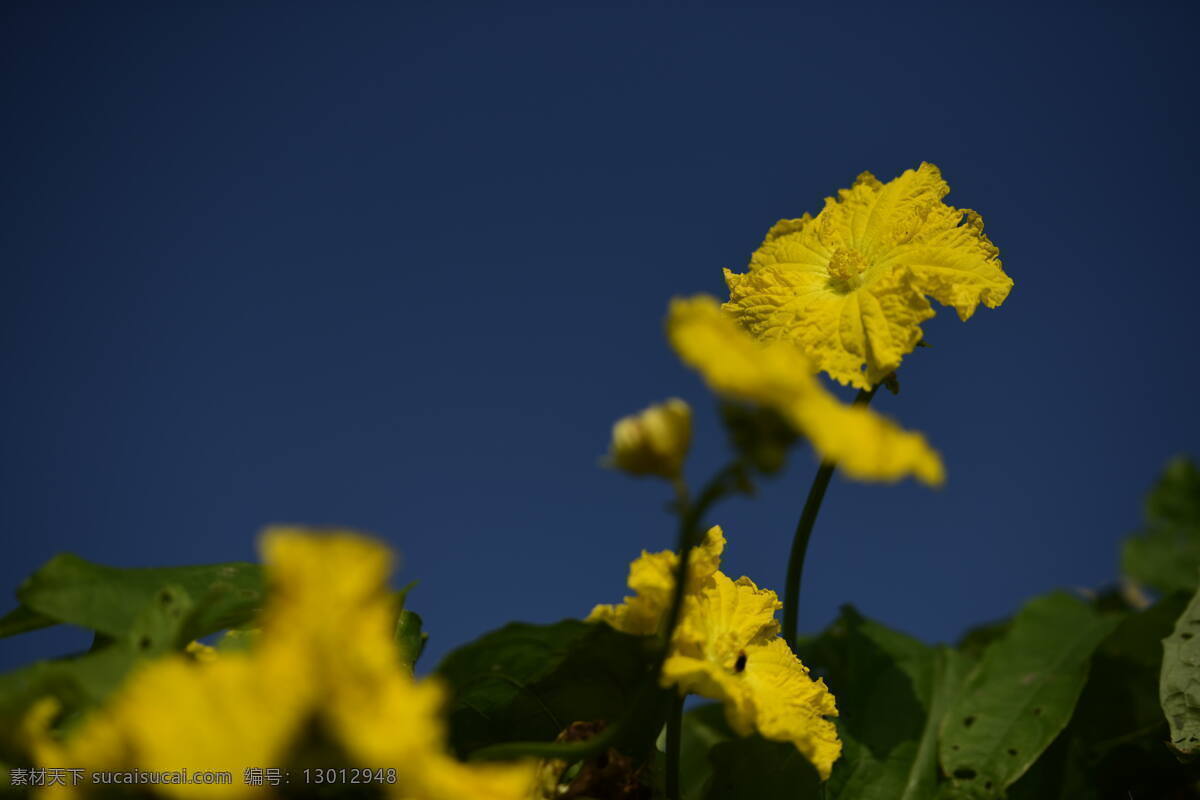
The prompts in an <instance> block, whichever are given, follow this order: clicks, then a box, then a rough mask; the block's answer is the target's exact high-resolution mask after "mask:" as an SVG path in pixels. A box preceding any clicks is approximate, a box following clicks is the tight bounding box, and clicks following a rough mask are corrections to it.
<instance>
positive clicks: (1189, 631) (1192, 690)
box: [1159, 591, 1200, 758]
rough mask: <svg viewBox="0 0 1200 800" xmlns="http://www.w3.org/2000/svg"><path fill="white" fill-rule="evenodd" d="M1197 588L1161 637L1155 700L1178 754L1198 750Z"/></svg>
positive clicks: (1199, 611)
mask: <svg viewBox="0 0 1200 800" xmlns="http://www.w3.org/2000/svg"><path fill="white" fill-rule="evenodd" d="M1198 634H1200V591H1198V592H1197V593H1196V595H1195V596H1194V597H1193V598H1192V600H1191V602H1190V603H1188V605H1187V608H1185V609H1184V611H1183V613H1182V614H1180V615H1179V618H1178V619H1177V620H1176V621H1175V626H1174V629H1173V630H1172V631H1171V634H1170V635H1169V636H1168V637H1167V638H1165V639H1163V663H1162V674H1161V677H1160V679H1159V700H1160V702H1161V703H1162V710H1163V714H1165V715H1166V718H1167V724H1168V725H1169V726H1170V731H1171V747H1172V748H1174V749H1175V752H1176V753H1178V754H1179V755H1180V756H1181V757H1185V758H1192V757H1194V756H1195V755H1196V753H1197V751H1200V635H1198Z"/></svg>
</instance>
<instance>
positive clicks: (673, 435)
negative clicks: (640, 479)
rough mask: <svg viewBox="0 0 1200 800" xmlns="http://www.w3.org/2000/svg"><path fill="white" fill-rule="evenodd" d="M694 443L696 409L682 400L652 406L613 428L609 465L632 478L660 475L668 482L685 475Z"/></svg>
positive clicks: (672, 400)
mask: <svg viewBox="0 0 1200 800" xmlns="http://www.w3.org/2000/svg"><path fill="white" fill-rule="evenodd" d="M691 442H692V409H691V408H690V407H689V406H688V404H687V403H685V402H683V401H682V400H680V399H678V398H674V397H673V398H671V399H670V400H668V401H666V402H665V403H661V404H659V405H655V406H650V408H647V409H646V410H644V411H642V412H641V413H638V414H633V415H631V416H628V417H625V418H623V419H620V420H618V421H617V423H616V424H615V425H613V438H612V444H611V445H610V446H609V451H608V458H607V459H606V460H605V465H606V466H609V467H613V468H615V469H619V470H623V471H625V472H628V473H629V474H630V475H658V476H660V477H663V478H666V479H667V480H674V479H676V478H678V477H679V476H680V475H681V474H682V472H683V460H684V458H686V457H687V451H688V446H689V445H690V444H691Z"/></svg>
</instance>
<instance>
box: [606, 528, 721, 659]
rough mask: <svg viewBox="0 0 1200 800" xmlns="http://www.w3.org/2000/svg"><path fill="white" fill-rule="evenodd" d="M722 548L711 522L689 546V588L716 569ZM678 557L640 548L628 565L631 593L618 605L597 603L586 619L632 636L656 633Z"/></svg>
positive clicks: (695, 586)
mask: <svg viewBox="0 0 1200 800" xmlns="http://www.w3.org/2000/svg"><path fill="white" fill-rule="evenodd" d="M724 549H725V534H724V532H722V530H721V527H720V526H719V525H714V526H713V527H712V528H710V529H709V530H708V533H707V534H705V536H704V540H703V541H702V542H700V543H699V544H698V545H696V546H695V547H693V548H692V554H691V557H690V558H688V591H689V592H690V591H693V590H696V589H698V588H699V586H700V585H701V584H703V583H704V582H705V581H707V580H708V579H709V578H710V577H712V574H713V573H714V572H716V571H717V567H718V566H719V565H720V563H721V553H722V551H724ZM678 566H679V556H677V555H675V553H673V552H671V551H670V550H663V551H662V552H660V553H647V552H646V551H645V550H643V551H642V557H641V558H639V559H637V560H636V561H634V562H633V563H632V564H630V565H629V580H628V583H629V588H630V589H633V591H634V594H633V596H631V597H626V598H625V602H624V603H621V604H620V605H618V606H611V605H599V606H596V607H595V608H593V609H592V613H591V614H589V615H588V618H587V621H588V622H607V623H608V624H609V625H611V626H612V627H614V628H616V629H617V630H619V631H624V632H625V633H631V634H633V635H635V636H648V635H650V634H654V633H658V626H659V625H661V624H662V621H663V619H664V617H665V616H666V613H667V609H668V608H669V607H670V605H671V592H672V591H673V590H674V588H675V570H676V568H677V567H678Z"/></svg>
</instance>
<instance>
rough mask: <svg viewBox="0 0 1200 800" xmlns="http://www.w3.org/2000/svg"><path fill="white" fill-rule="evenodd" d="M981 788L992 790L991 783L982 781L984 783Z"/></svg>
mask: <svg viewBox="0 0 1200 800" xmlns="http://www.w3.org/2000/svg"><path fill="white" fill-rule="evenodd" d="M983 788H985V789H990V788H992V782H991V781H984V783H983Z"/></svg>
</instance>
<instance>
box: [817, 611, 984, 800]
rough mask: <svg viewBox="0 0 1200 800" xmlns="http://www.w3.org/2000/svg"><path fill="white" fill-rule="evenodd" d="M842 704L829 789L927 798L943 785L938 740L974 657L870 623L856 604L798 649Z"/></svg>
mask: <svg viewBox="0 0 1200 800" xmlns="http://www.w3.org/2000/svg"><path fill="white" fill-rule="evenodd" d="M801 658H802V660H804V661H805V662H806V663H807V664H808V665H809V666H810V667H820V668H822V671H823V672H824V676H825V679H826V682H827V683H828V685H829V687H830V690H831V691H832V692H833V694H834V697H836V698H837V702H838V710H839V717H838V733H839V736H840V737H841V739H842V744H843V752H842V757H841V759H839V760H838V761H837V762H836V763H835V764H834V768H833V774H832V776H831V777H830V780H829V789H830V791H831V792H832V794H833V795H834V796H835V797H847V798H855V800H873V799H874V798H880V800H918V799H920V800H923V798H926V797H930V796H932V794H933V792H934V790H935V788H936V785H937V781H938V771H937V736H938V728H939V725H940V722H941V719H942V717H943V715H944V714H945V713H946V710H947V708H948V707H949V705H950V703H951V702H952V700H953V698H954V696H955V694H956V692H957V691H958V689H959V687H960V686H961V684H962V680H963V677H964V675H965V674H966V671H967V667H968V666H969V660H968V659H967V658H966V657H964V656H963V655H961V654H960V653H956V652H954V651H951V650H948V649H946V648H943V647H939V648H934V647H930V646H928V645H926V644H924V643H922V642H920V641H917V640H916V639H913V638H912V637H910V636H906V635H904V634H902V633H898V632H896V631H892V630H889V629H888V628H886V627H884V626H883V625H880V624H878V623H876V622H872V621H871V620H868V619H865V618H864V617H862V616H861V615H860V614H859V613H858V612H857V611H855V610H854V609H853V608H851V607H846V608H843V610H842V614H841V617H840V618H839V619H838V621H837V622H835V623H834V624H833V625H832V626H831V627H830V628H829V630H827V631H826V632H825V633H824V634H823V635H822V636H821V637H820V639H818V640H817V641H814V642H812V643H809V644H807V645H806V646H805V647H803V648H801Z"/></svg>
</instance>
